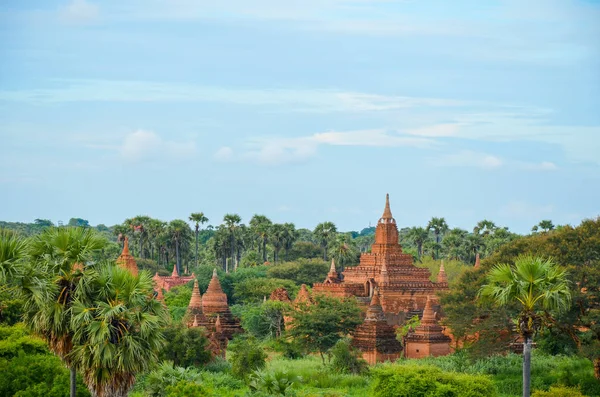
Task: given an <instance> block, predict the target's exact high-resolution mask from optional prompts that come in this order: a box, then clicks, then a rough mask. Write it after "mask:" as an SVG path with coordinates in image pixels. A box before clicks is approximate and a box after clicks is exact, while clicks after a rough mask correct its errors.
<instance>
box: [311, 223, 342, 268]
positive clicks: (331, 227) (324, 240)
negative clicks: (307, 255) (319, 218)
mask: <svg viewBox="0 0 600 397" xmlns="http://www.w3.org/2000/svg"><path fill="white" fill-rule="evenodd" d="M313 233H314V235H315V237H317V239H318V240H319V243H320V245H321V248H323V260H324V261H325V262H327V246H328V244H329V241H330V239H331V238H332V237H333V236H334V235H335V234H336V233H337V227H336V226H335V224H334V223H333V222H323V223H319V224H318V225H317V226H316V227H315V230H314V232H313Z"/></svg>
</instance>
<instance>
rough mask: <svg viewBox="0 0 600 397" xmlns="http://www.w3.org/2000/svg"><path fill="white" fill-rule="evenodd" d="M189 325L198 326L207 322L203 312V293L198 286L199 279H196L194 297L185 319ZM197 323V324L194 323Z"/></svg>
mask: <svg viewBox="0 0 600 397" xmlns="http://www.w3.org/2000/svg"><path fill="white" fill-rule="evenodd" d="M184 321H185V322H186V323H187V325H188V327H189V326H192V327H197V326H198V324H199V325H205V324H206V318H205V317H204V313H203V312H202V295H201V294H200V288H199V287H198V280H194V288H193V289H192V297H191V298H190V303H189V305H188V308H187V311H186V313H185V320H184ZM194 324H196V325H194Z"/></svg>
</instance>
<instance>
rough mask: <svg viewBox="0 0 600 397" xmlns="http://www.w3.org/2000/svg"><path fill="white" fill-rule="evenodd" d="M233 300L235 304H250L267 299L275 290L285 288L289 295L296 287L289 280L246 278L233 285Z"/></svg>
mask: <svg viewBox="0 0 600 397" xmlns="http://www.w3.org/2000/svg"><path fill="white" fill-rule="evenodd" d="M233 288H234V292H233V298H234V300H235V302H242V303H252V302H260V301H262V300H263V298H264V297H269V296H270V295H271V292H273V291H274V290H275V289H277V288H285V289H286V290H288V291H289V292H290V293H291V292H294V291H295V290H296V288H297V287H296V285H295V284H294V282H293V281H290V280H281V279H278V278H247V279H243V280H240V281H238V282H236V283H235V284H234V285H233Z"/></svg>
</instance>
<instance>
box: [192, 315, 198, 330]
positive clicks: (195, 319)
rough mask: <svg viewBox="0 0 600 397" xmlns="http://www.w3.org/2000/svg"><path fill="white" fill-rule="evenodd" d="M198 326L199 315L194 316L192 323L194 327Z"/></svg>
mask: <svg viewBox="0 0 600 397" xmlns="http://www.w3.org/2000/svg"><path fill="white" fill-rule="evenodd" d="M197 326H198V315H195V316H194V322H193V323H192V327H197Z"/></svg>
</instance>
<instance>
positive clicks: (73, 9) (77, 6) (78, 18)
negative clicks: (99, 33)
mask: <svg viewBox="0 0 600 397" xmlns="http://www.w3.org/2000/svg"><path fill="white" fill-rule="evenodd" d="M99 15H100V9H99V8H98V6H97V5H95V4H93V3H91V2H89V1H86V0H72V1H71V2H70V3H69V4H67V5H66V6H65V7H63V8H62V9H61V10H60V16H61V19H62V20H63V21H65V22H68V23H75V24H81V23H89V22H92V21H95V20H96V19H97V18H98V16H99Z"/></svg>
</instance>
